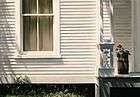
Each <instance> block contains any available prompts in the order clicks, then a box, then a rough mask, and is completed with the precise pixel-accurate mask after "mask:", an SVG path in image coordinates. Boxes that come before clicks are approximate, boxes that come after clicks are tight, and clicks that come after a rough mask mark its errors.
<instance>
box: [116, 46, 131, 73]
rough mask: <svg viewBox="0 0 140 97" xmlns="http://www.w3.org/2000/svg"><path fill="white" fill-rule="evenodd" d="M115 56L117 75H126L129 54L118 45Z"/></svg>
mask: <svg viewBox="0 0 140 97" xmlns="http://www.w3.org/2000/svg"><path fill="white" fill-rule="evenodd" d="M116 54H117V58H118V60H117V65H118V73H119V74H127V73H128V71H129V58H128V57H129V55H130V52H129V51H128V50H126V49H124V48H123V46H122V45H121V44H119V45H118V46H117V48H116Z"/></svg>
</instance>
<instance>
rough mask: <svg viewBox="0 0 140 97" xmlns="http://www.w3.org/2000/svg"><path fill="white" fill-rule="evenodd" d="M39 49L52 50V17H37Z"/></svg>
mask: <svg viewBox="0 0 140 97" xmlns="http://www.w3.org/2000/svg"><path fill="white" fill-rule="evenodd" d="M39 39H40V40H39V46H40V47H39V50H40V51H52V50H53V17H40V18H39Z"/></svg>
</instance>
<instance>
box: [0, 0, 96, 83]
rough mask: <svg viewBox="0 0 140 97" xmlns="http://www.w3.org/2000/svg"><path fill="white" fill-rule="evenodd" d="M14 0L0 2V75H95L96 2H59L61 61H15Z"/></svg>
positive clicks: (86, 0)
mask: <svg viewBox="0 0 140 97" xmlns="http://www.w3.org/2000/svg"><path fill="white" fill-rule="evenodd" d="M15 1H16V0H1V1H0V71H1V72H0V74H2V75H7V74H8V75H9V74H12V75H17V74H23V75H24V74H27V75H29V76H32V75H41V76H42V75H44V76H47V75H48V76H50V75H55V76H59V75H69V76H70V75H71V76H73V75H79V76H83V75H87V76H89V75H91V77H92V78H93V76H96V75H97V65H98V64H97V63H96V61H97V42H98V32H97V15H98V9H97V1H98V0H60V40H61V41H60V52H61V58H52V59H41V58H39V59H37V58H36V59H33V58H29V59H28V58H23V59H22V58H15V56H14V54H15V53H16V52H17V45H16V41H17V40H16V37H17V36H16V33H17V32H16V13H15V11H16V5H15V4H16V3H15ZM87 78H88V77H87ZM40 79H41V78H40ZM87 80H88V79H87ZM52 82H53V81H52ZM81 82H82V80H81Z"/></svg>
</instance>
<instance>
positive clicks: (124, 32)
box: [113, 0, 133, 50]
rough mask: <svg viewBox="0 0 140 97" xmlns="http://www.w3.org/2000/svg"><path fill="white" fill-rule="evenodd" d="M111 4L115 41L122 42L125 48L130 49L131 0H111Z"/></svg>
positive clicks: (131, 47)
mask: <svg viewBox="0 0 140 97" xmlns="http://www.w3.org/2000/svg"><path fill="white" fill-rule="evenodd" d="M113 4H114V5H113V6H114V15H113V29H114V31H113V33H114V34H115V43H116V44H118V43H122V44H123V46H124V47H125V48H127V49H131V50H132V49H133V46H132V44H133V43H132V42H133V40H132V32H131V30H132V29H131V0H113Z"/></svg>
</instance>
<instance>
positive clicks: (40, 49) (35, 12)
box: [16, 0, 60, 58]
mask: <svg viewBox="0 0 140 97" xmlns="http://www.w3.org/2000/svg"><path fill="white" fill-rule="evenodd" d="M33 1H34V2H33ZM45 3H46V5H47V4H48V6H46V5H45ZM16 11H17V12H16V14H17V15H16V16H17V18H16V20H17V23H16V27H17V44H18V45H17V46H18V53H17V54H18V56H19V57H22V58H24V57H25V58H52V57H54V58H57V57H60V41H59V39H60V37H59V0H46V2H45V0H17V1H16ZM19 24H20V25H19Z"/></svg>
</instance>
